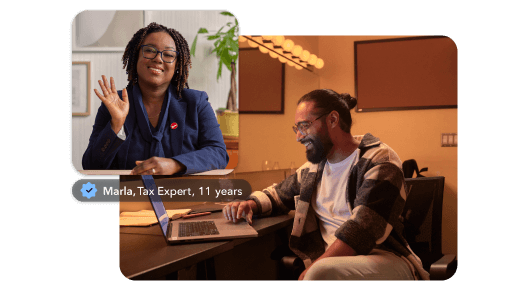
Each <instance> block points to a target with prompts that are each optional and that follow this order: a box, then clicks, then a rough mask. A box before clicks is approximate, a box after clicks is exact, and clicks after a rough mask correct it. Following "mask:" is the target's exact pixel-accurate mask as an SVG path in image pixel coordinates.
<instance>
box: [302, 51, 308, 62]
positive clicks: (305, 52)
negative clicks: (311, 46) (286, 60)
mask: <svg viewBox="0 0 530 290" xmlns="http://www.w3.org/2000/svg"><path fill="white" fill-rule="evenodd" d="M309 55H310V53H309V51H307V50H304V51H302V54H300V59H301V60H303V61H307V60H308V59H309Z"/></svg>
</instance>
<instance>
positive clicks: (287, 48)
mask: <svg viewBox="0 0 530 290" xmlns="http://www.w3.org/2000/svg"><path fill="white" fill-rule="evenodd" d="M293 46H294V42H293V41H292V40H290V39H286V40H285V41H284V42H283V44H282V48H283V50H284V51H291V49H293Z"/></svg>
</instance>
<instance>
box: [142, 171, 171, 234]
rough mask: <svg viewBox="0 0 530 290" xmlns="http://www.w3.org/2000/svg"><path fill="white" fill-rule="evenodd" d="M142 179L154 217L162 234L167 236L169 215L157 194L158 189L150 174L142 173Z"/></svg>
mask: <svg viewBox="0 0 530 290" xmlns="http://www.w3.org/2000/svg"><path fill="white" fill-rule="evenodd" d="M142 180H143V181H144V185H145V188H146V189H147V190H148V191H149V193H150V194H149V200H150V201H151V205H152V206H153V210H154V211H155V215H156V218H157V219H158V223H159V224H160V228H161V229H162V232H163V233H164V236H166V237H167V226H168V223H169V217H168V216H167V212H166V208H165V207H164V203H163V202H162V199H161V198H160V196H159V195H158V189H157V187H156V184H155V180H154V179H153V176H151V175H142Z"/></svg>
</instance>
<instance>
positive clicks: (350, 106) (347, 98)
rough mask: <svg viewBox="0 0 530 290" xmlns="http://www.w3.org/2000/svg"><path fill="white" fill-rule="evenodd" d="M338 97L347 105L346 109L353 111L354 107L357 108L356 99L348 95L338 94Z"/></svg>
mask: <svg viewBox="0 0 530 290" xmlns="http://www.w3.org/2000/svg"><path fill="white" fill-rule="evenodd" d="M340 97H341V98H342V99H343V100H344V101H345V102H346V104H347V105H348V109H350V110H351V109H353V108H355V106H357V99H356V98H354V97H352V96H350V94H348V93H343V94H340Z"/></svg>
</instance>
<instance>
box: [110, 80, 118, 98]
mask: <svg viewBox="0 0 530 290" xmlns="http://www.w3.org/2000/svg"><path fill="white" fill-rule="evenodd" d="M110 91H111V92H113V93H115V94H116V93H118V91H116V86H115V85H114V78H113V77H110Z"/></svg>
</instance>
